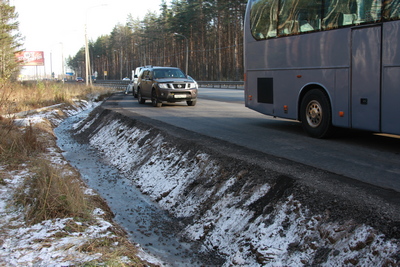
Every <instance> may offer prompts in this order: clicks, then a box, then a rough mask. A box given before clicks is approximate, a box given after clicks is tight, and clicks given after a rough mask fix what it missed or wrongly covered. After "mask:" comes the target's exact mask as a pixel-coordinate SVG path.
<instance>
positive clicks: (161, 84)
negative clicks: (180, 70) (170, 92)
mask: <svg viewBox="0 0 400 267" xmlns="http://www.w3.org/2000/svg"><path fill="white" fill-rule="evenodd" d="M158 87H160V88H163V89H168V84H166V83H159V84H158Z"/></svg>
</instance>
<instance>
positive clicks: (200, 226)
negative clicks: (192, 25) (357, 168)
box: [75, 107, 400, 266]
mask: <svg viewBox="0 0 400 267" xmlns="http://www.w3.org/2000/svg"><path fill="white" fill-rule="evenodd" d="M75 131H76V137H77V138H78V139H79V140H80V141H82V142H89V143H90V144H91V145H92V146H94V147H96V148H97V149H98V150H99V151H100V152H101V153H102V154H103V156H104V157H105V158H108V160H109V162H110V163H111V164H114V165H116V166H118V168H119V169H120V170H121V172H123V173H125V175H126V176H127V177H129V178H130V179H131V180H132V183H133V184H134V185H135V186H137V187H139V188H140V189H141V191H142V192H143V193H144V194H148V195H149V196H150V197H151V198H152V199H153V200H154V201H156V202H158V203H159V205H160V206H161V207H162V208H163V209H165V210H168V211H169V212H170V213H171V214H172V215H173V216H175V217H176V218H177V223H180V224H182V225H183V229H184V230H180V231H179V232H178V233H177V234H178V235H179V236H181V237H182V238H184V239H185V240H189V241H197V242H201V244H202V246H201V248H199V249H200V250H208V251H210V250H213V251H215V252H217V253H218V254H219V255H221V256H222V257H223V258H225V263H224V264H223V265H224V266H230V265H243V266H259V265H271V266H277V265H278V266H302V265H304V266H316V265H323V266H352V265H354V266H398V265H399V264H400V256H399V255H400V250H399V239H400V214H399V212H398V211H399V203H400V196H399V194H398V193H396V192H392V191H387V190H382V189H379V188H375V187H372V186H369V185H366V184H362V183H359V182H356V181H354V180H350V179H347V178H346V177H341V176H338V175H335V174H332V173H328V172H324V171H321V170H318V169H315V168H311V167H308V166H304V165H301V164H297V163H295V162H291V161H288V160H285V159H279V158H274V157H271V156H269V155H266V154H262V153H259V152H255V151H251V150H248V149H246V148H243V147H239V146H235V145H233V144H230V143H227V142H224V141H220V140H216V139H211V138H208V137H206V136H202V135H199V134H196V133H193V132H190V131H186V130H183V129H180V128H176V127H174V126H171V125H166V124H163V123H161V122H158V121H154V120H151V119H148V118H143V117H140V116H139V115H137V116H136V115H135V114H125V115H124V114H121V113H117V112H114V111H111V110H109V109H106V108H104V107H99V108H97V109H95V110H94V112H92V114H91V116H90V117H89V118H87V119H86V120H85V121H84V122H83V123H81V124H80V125H79V127H78V128H77V129H76V130H75Z"/></svg>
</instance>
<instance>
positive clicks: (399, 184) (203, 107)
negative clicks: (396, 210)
mask: <svg viewBox="0 0 400 267" xmlns="http://www.w3.org/2000/svg"><path fill="white" fill-rule="evenodd" d="M109 101H112V102H113V105H117V106H118V108H120V109H121V108H122V109H123V110H124V112H132V113H136V114H140V115H142V116H145V117H149V118H152V119H154V120H160V121H163V122H165V123H168V124H171V125H174V126H177V127H180V128H184V129H187V130H189V131H194V132H197V133H200V134H203V135H206V136H210V137H213V138H218V139H222V140H225V141H227V142H229V143H234V144H237V145H240V146H244V147H247V148H250V149H253V150H257V151H260V152H263V153H266V154H269V155H272V156H275V157H279V158H284V159H289V160H292V161H295V162H299V163H302V164H305V165H308V166H312V167H316V168H319V169H322V170H326V171H329V172H332V173H335V174H339V175H343V176H346V177H350V178H354V179H356V180H359V181H363V182H366V183H368V184H372V185H375V186H379V187H382V188H386V189H393V190H395V191H397V192H400V136H389V135H377V134H372V133H366V132H359V131H354V132H347V133H346V134H344V135H341V136H339V137H336V138H332V139H327V140H320V139H313V138H310V137H308V136H307V135H306V134H305V133H304V132H303V130H302V128H301V124H300V123H299V122H296V121H290V120H283V119H276V118H273V117H271V116H266V115H263V114H260V113H258V112H255V111H252V110H250V109H248V108H246V107H245V106H244V93H243V90H239V89H213V88H200V89H199V99H198V101H197V105H196V106H194V107H189V106H187V105H186V103H185V102H183V103H176V104H164V105H163V106H162V107H161V108H155V107H152V105H151V103H150V101H147V102H146V104H144V105H141V104H139V103H138V102H137V99H135V98H133V96H132V95H124V94H123V93H122V92H121V93H118V94H117V95H116V96H114V97H113V98H112V99H111V100H109Z"/></svg>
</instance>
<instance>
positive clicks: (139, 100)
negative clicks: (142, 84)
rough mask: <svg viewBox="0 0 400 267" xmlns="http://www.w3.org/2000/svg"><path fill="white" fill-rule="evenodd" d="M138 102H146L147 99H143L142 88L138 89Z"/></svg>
mask: <svg viewBox="0 0 400 267" xmlns="http://www.w3.org/2000/svg"><path fill="white" fill-rule="evenodd" d="M138 102H139V104H144V103H146V99H143V97H142V93H141V92H140V89H138Z"/></svg>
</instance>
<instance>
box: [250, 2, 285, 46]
mask: <svg viewBox="0 0 400 267" xmlns="http://www.w3.org/2000/svg"><path fill="white" fill-rule="evenodd" d="M277 11H278V0H258V1H257V0H256V1H255V2H254V3H253V5H252V8H251V12H250V27H251V31H252V34H253V36H254V38H256V39H257V40H262V39H267V38H272V37H276V21H277Z"/></svg>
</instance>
